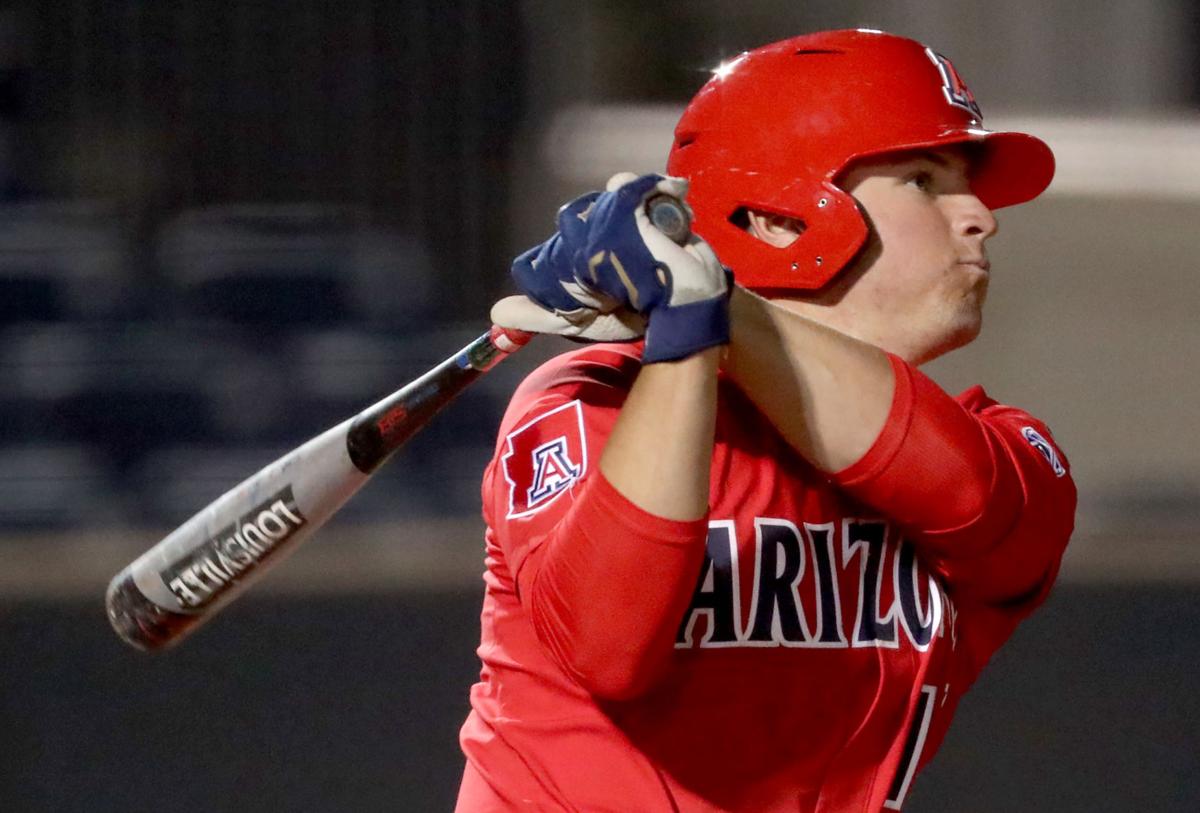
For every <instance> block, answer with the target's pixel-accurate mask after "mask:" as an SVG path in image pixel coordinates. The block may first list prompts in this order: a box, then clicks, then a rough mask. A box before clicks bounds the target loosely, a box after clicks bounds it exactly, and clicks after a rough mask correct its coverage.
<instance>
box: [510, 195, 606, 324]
mask: <svg viewBox="0 0 1200 813" xmlns="http://www.w3.org/2000/svg"><path fill="white" fill-rule="evenodd" d="M599 196H600V193H599V192H589V193H588V194H586V195H582V196H580V197H578V198H576V199H575V200H573V201H571V202H570V203H568V204H566V205H565V206H563V207H562V208H560V209H559V210H558V231H557V232H555V233H554V235H553V236H552V237H550V239H549V240H547V241H546V242H544V243H542V244H540V245H537V246H534V247H533V248H531V249H529V250H528V251H526V252H524V253H523V254H521V255H520V256H518V257H517V258H516V259H515V260H513V264H512V276H513V280H514V281H515V282H516V283H517V287H518V288H519V289H520V290H521V293H523V294H525V296H527V297H529V298H530V299H532V300H533V301H534V302H536V303H537V304H539V305H541V306H542V307H543V308H545V309H547V310H549V311H552V312H553V313H555V314H559V315H566V314H572V315H578V313H579V311H580V310H581V309H583V308H589V307H591V308H594V307H595V305H596V303H595V301H594V299H591V298H588V297H586V296H585V297H584V301H580V297H579V294H580V293H581V292H580V290H579V287H578V283H577V282H576V271H577V270H578V269H579V268H580V267H581V265H582V263H583V259H582V257H583V249H584V242H585V240H586V239H587V230H588V226H587V221H586V220H585V219H582V218H581V217H580V215H581V214H584V213H586V212H587V211H588V210H589V209H591V207H592V204H593V203H594V202H595V200H596V198H598V197H599Z"/></svg>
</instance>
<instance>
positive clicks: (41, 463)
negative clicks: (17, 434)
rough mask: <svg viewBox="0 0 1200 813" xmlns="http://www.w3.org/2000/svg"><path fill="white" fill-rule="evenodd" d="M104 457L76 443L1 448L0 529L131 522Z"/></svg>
mask: <svg viewBox="0 0 1200 813" xmlns="http://www.w3.org/2000/svg"><path fill="white" fill-rule="evenodd" d="M127 507H128V503H127V500H126V498H125V496H124V495H123V494H122V493H121V492H120V491H119V487H118V485H117V480H116V478H115V475H114V473H113V472H112V470H111V469H110V467H109V466H108V465H107V463H106V460H105V457H104V455H103V453H102V452H101V451H100V450H98V449H96V448H94V447H91V446H87V445H74V444H36V443H17V444H4V445H0V528H4V529H6V530H20V529H26V530H65V529H68V528H72V527H97V526H109V527H112V526H115V525H119V524H122V523H124V522H125V521H127Z"/></svg>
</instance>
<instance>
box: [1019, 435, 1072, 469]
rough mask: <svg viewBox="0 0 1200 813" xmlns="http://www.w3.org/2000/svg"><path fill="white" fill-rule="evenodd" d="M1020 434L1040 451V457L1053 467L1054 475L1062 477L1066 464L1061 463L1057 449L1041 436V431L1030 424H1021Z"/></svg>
mask: <svg viewBox="0 0 1200 813" xmlns="http://www.w3.org/2000/svg"><path fill="white" fill-rule="evenodd" d="M1021 434H1022V435H1023V436H1024V437H1025V440H1027V441H1029V445H1030V446H1032V447H1033V448H1035V449H1037V450H1038V451H1039V452H1041V453H1042V457H1044V458H1046V462H1048V463H1049V464H1050V468H1052V469H1054V476H1055V477H1063V476H1065V475H1066V473H1067V469H1066V466H1064V465H1063V464H1062V458H1060V457H1059V456H1058V449H1055V448H1054V446H1052V445H1051V444H1050V441H1048V440H1046V439H1045V438H1044V437H1042V433H1041V432H1039V431H1038V430H1036V429H1034V428H1033V427H1032V426H1022V427H1021Z"/></svg>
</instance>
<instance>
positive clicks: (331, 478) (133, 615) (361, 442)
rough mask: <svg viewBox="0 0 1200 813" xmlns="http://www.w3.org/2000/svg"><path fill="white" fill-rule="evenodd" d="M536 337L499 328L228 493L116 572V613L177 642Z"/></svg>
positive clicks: (134, 626) (120, 620)
mask: <svg viewBox="0 0 1200 813" xmlns="http://www.w3.org/2000/svg"><path fill="white" fill-rule="evenodd" d="M532 335H533V334H530V333H524V332H521V331H515V330H505V329H502V328H498V327H493V328H492V329H491V330H490V331H488V332H487V333H485V334H483V335H482V336H480V337H479V338H477V339H475V340H474V341H472V342H471V343H470V344H468V345H467V346H466V347H464V348H463V349H462V350H460V351H459V352H458V353H455V354H454V355H453V356H451V357H450V358H448V359H446V360H445V361H443V362H442V363H441V364H439V365H437V366H436V367H434V368H433V369H431V370H429V371H428V372H426V373H425V374H424V375H422V376H420V377H419V378H417V379H415V380H413V381H412V382H410V383H408V384H406V385H405V386H403V387H401V388H400V389H399V390H397V391H396V392H394V393H392V394H391V395H389V396H387V397H385V398H384V399H382V400H381V401H379V402H378V403H376V404H374V405H372V406H370V407H368V408H366V409H364V410H363V411H361V412H359V413H358V414H357V415H355V416H354V417H352V418H350V419H348V420H346V421H343V422H342V423H340V424H338V425H337V426H335V427H333V428H332V429H329V430H328V431H326V432H324V433H322V434H320V435H318V436H317V437H315V438H313V439H312V440H310V441H308V442H307V443H305V444H303V445H302V446H299V447H298V448H296V449H293V450H292V451H291V452H288V453H287V454H286V455H284V456H283V457H281V458H279V459H278V460H276V461H274V462H272V463H270V464H268V465H267V466H266V467H265V468H263V469H262V470H261V471H259V472H258V473H257V474H254V475H252V476H251V477H249V478H247V479H246V480H244V481H243V482H242V483H240V484H239V485H237V486H234V487H233V488H232V489H230V490H229V491H227V492H226V493H225V494H223V495H222V496H220V497H219V498H217V500H215V501H214V502H212V503H211V504H209V505H208V506H207V507H206V508H204V509H202V510H201V511H200V512H199V513H198V514H196V515H195V516H193V517H192V518H191V519H189V520H188V521H187V522H185V523H184V524H183V525H181V526H180V527H179V528H177V529H176V530H175V531H174V532H172V533H171V534H170V535H169V536H167V537H166V538H165V539H163V540H162V541H161V542H159V543H158V544H157V545H155V546H154V547H153V548H151V549H150V550H148V551H147V552H146V553H144V554H143V555H142V556H140V557H138V558H137V559H136V560H135V561H133V562H132V563H131V564H130V565H129V566H128V567H126V568H125V569H124V570H122V571H121V572H120V573H118V574H117V575H116V576H115V577H114V578H113V580H112V582H111V583H110V584H109V586H108V593H107V596H106V605H107V609H108V618H109V621H110V622H111V623H112V626H113V629H115V630H116V632H117V635H119V636H120V637H121V638H122V639H123V640H125V641H126V642H128V643H129V644H131V645H133V646H134V647H137V648H138V649H143V650H155V649H163V648H165V647H167V646H170V645H172V644H175V643H177V642H178V641H180V640H182V639H183V638H184V637H185V636H187V635H188V634H189V633H190V632H192V631H194V630H195V629H196V628H197V627H199V626H200V625H201V624H203V623H204V622H205V621H207V620H208V619H210V618H212V617H213V616H214V615H215V614H216V613H217V612H218V611H219V610H220V609H221V608H222V607H224V606H225V605H226V604H228V603H229V602H230V601H232V600H233V599H235V598H236V597H237V596H239V595H240V594H241V593H242V592H243V591H245V590H246V588H247V587H249V586H250V585H251V584H252V583H253V582H254V581H255V580H257V579H258V578H259V577H261V576H262V575H263V574H264V573H265V572H266V571H267V570H268V569H269V568H270V567H271V566H273V565H275V564H278V563H279V562H280V561H282V559H283V558H284V557H285V556H286V555H287V554H288V553H290V552H291V551H293V550H295V548H296V547H297V546H298V545H299V544H300V543H301V542H302V541H304V539H306V538H307V537H308V536H309V535H310V534H311V533H312V532H313V531H315V530H316V529H317V528H319V527H320V526H321V525H323V524H324V523H325V522H326V521H327V520H328V519H329V518H330V517H331V516H333V514H334V513H335V512H336V511H337V510H338V509H339V508H341V507H342V505H343V504H345V502H346V501H347V500H348V499H350V497H351V496H352V495H353V494H354V493H355V492H356V491H358V490H359V489H360V488H361V487H362V486H363V485H364V484H365V483H366V482H367V480H369V479H370V477H371V475H372V474H373V473H374V472H375V471H376V470H377V469H378V468H379V467H380V466H381V465H382V464H383V463H384V461H386V460H387V459H388V458H389V457H390V456H391V455H392V453H393V452H395V451H396V450H397V449H398V448H400V446H402V445H403V444H404V443H405V441H407V440H408V439H409V438H411V437H412V436H413V435H414V434H416V433H417V432H418V431H420V430H421V429H422V428H423V427H424V426H425V425H426V424H427V423H429V421H430V420H431V419H432V418H433V416H434V415H436V414H437V413H438V412H439V411H441V409H442V408H443V407H445V406H446V405H447V404H449V403H450V402H451V401H453V400H454V399H455V398H457V397H458V395H459V394H460V393H462V391H463V390H464V389H466V388H467V386H469V385H470V384H471V383H472V382H474V381H475V380H476V379H477V378H478V377H479V376H480V375H482V374H483V373H485V372H486V371H488V370H490V369H491V368H492V367H494V366H495V365H496V364H498V363H499V362H500V361H501V360H502V359H504V358H506V357H507V356H508V355H509V354H511V353H512V352H514V351H515V350H517V349H518V348H520V347H521V346H523V345H524V344H525V343H526V342H527V341H529V339H530V338H531V337H532Z"/></svg>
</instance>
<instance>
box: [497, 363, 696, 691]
mask: <svg viewBox="0 0 1200 813" xmlns="http://www.w3.org/2000/svg"><path fill="white" fill-rule="evenodd" d="M637 367H638V363H637V360H636V359H635V358H632V357H628V356H626V355H624V354H621V353H618V352H615V351H614V352H613V353H611V354H609V355H608V356H607V357H606V356H604V355H603V353H602V351H599V350H596V349H592V350H590V351H589V353H588V354H587V356H586V357H583V358H576V359H574V360H568V361H566V362H564V363H553V362H552V363H551V365H550V366H549V367H548V368H544V369H543V370H539V371H538V372H536V373H535V374H534V375H533V376H531V378H530V379H529V380H527V381H526V383H525V384H524V385H522V387H521V388H520V389H519V390H518V391H517V394H516V395H515V396H514V399H513V403H512V405H511V406H510V409H509V414H508V415H506V417H505V420H504V422H503V424H502V427H501V432H500V437H499V440H498V443H497V449H496V455H495V457H494V458H493V460H492V463H491V464H490V465H489V466H488V469H487V471H486V472H485V474H484V514H485V519H486V520H487V522H488V525H489V527H490V528H492V530H493V533H494V538H495V540H496V543H497V544H498V545H499V547H500V549H501V551H502V552H503V556H504V560H505V565H506V566H507V570H508V572H509V574H511V578H512V581H513V587H514V589H515V591H516V593H517V596H518V599H519V600H520V603H521V606H522V608H523V609H524V611H525V612H526V614H527V615H528V617H529V619H530V621H531V623H532V625H533V627H534V630H535V632H536V634H537V637H538V640H539V641H540V643H541V644H542V646H543V648H544V649H545V651H546V652H547V653H548V654H549V656H550V657H551V659H552V660H554V661H555V662H556V663H557V664H558V665H559V667H561V668H562V669H563V670H564V671H565V672H566V673H567V674H568V675H569V676H570V677H571V678H573V679H574V680H575V681H576V682H577V683H579V684H580V685H581V686H583V687H584V688H585V689H586V690H587V691H589V692H590V693H591V694H593V695H596V696H598V697H603V698H608V699H621V698H627V697H632V696H634V695H636V694H638V693H640V692H641V691H642V690H644V689H645V688H647V687H648V686H649V685H650V684H651V683H652V682H653V679H654V677H655V676H656V674H657V673H658V670H659V668H660V667H661V666H662V665H663V664H664V663H665V661H666V660H667V658H668V657H669V656H670V653H671V652H672V648H673V640H674V634H675V626H676V623H677V621H678V618H679V617H680V616H681V615H682V614H683V612H684V609H685V607H686V605H687V602H688V601H689V600H690V598H691V593H692V588H693V587H694V583H695V580H696V576H697V573H698V572H699V569H700V565H701V562H702V559H703V555H704V538H705V534H706V530H707V518H701V519H699V520H696V521H692V522H677V521H674V520H668V519H664V518H662V517H657V516H654V515H652V514H649V513H647V512H645V511H643V510H641V509H640V508H638V507H637V506H636V505H634V504H633V503H631V502H629V500H627V499H625V497H624V496H623V495H621V494H620V492H618V491H617V490H616V489H615V488H614V487H613V486H612V485H611V484H610V483H609V482H608V481H607V480H606V479H605V478H604V476H603V475H602V474H601V473H600V471H599V470H598V465H597V464H598V462H599V459H600V454H601V452H602V450H603V448H604V443H605V441H606V440H607V438H608V435H609V434H610V433H611V431H612V427H613V425H614V423H615V421H616V417H617V414H618V413H619V411H620V408H621V406H622V404H623V403H624V400H625V396H626V394H627V392H628V389H629V386H630V385H631V384H632V380H633V377H634V376H635V375H636V371H637Z"/></svg>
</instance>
